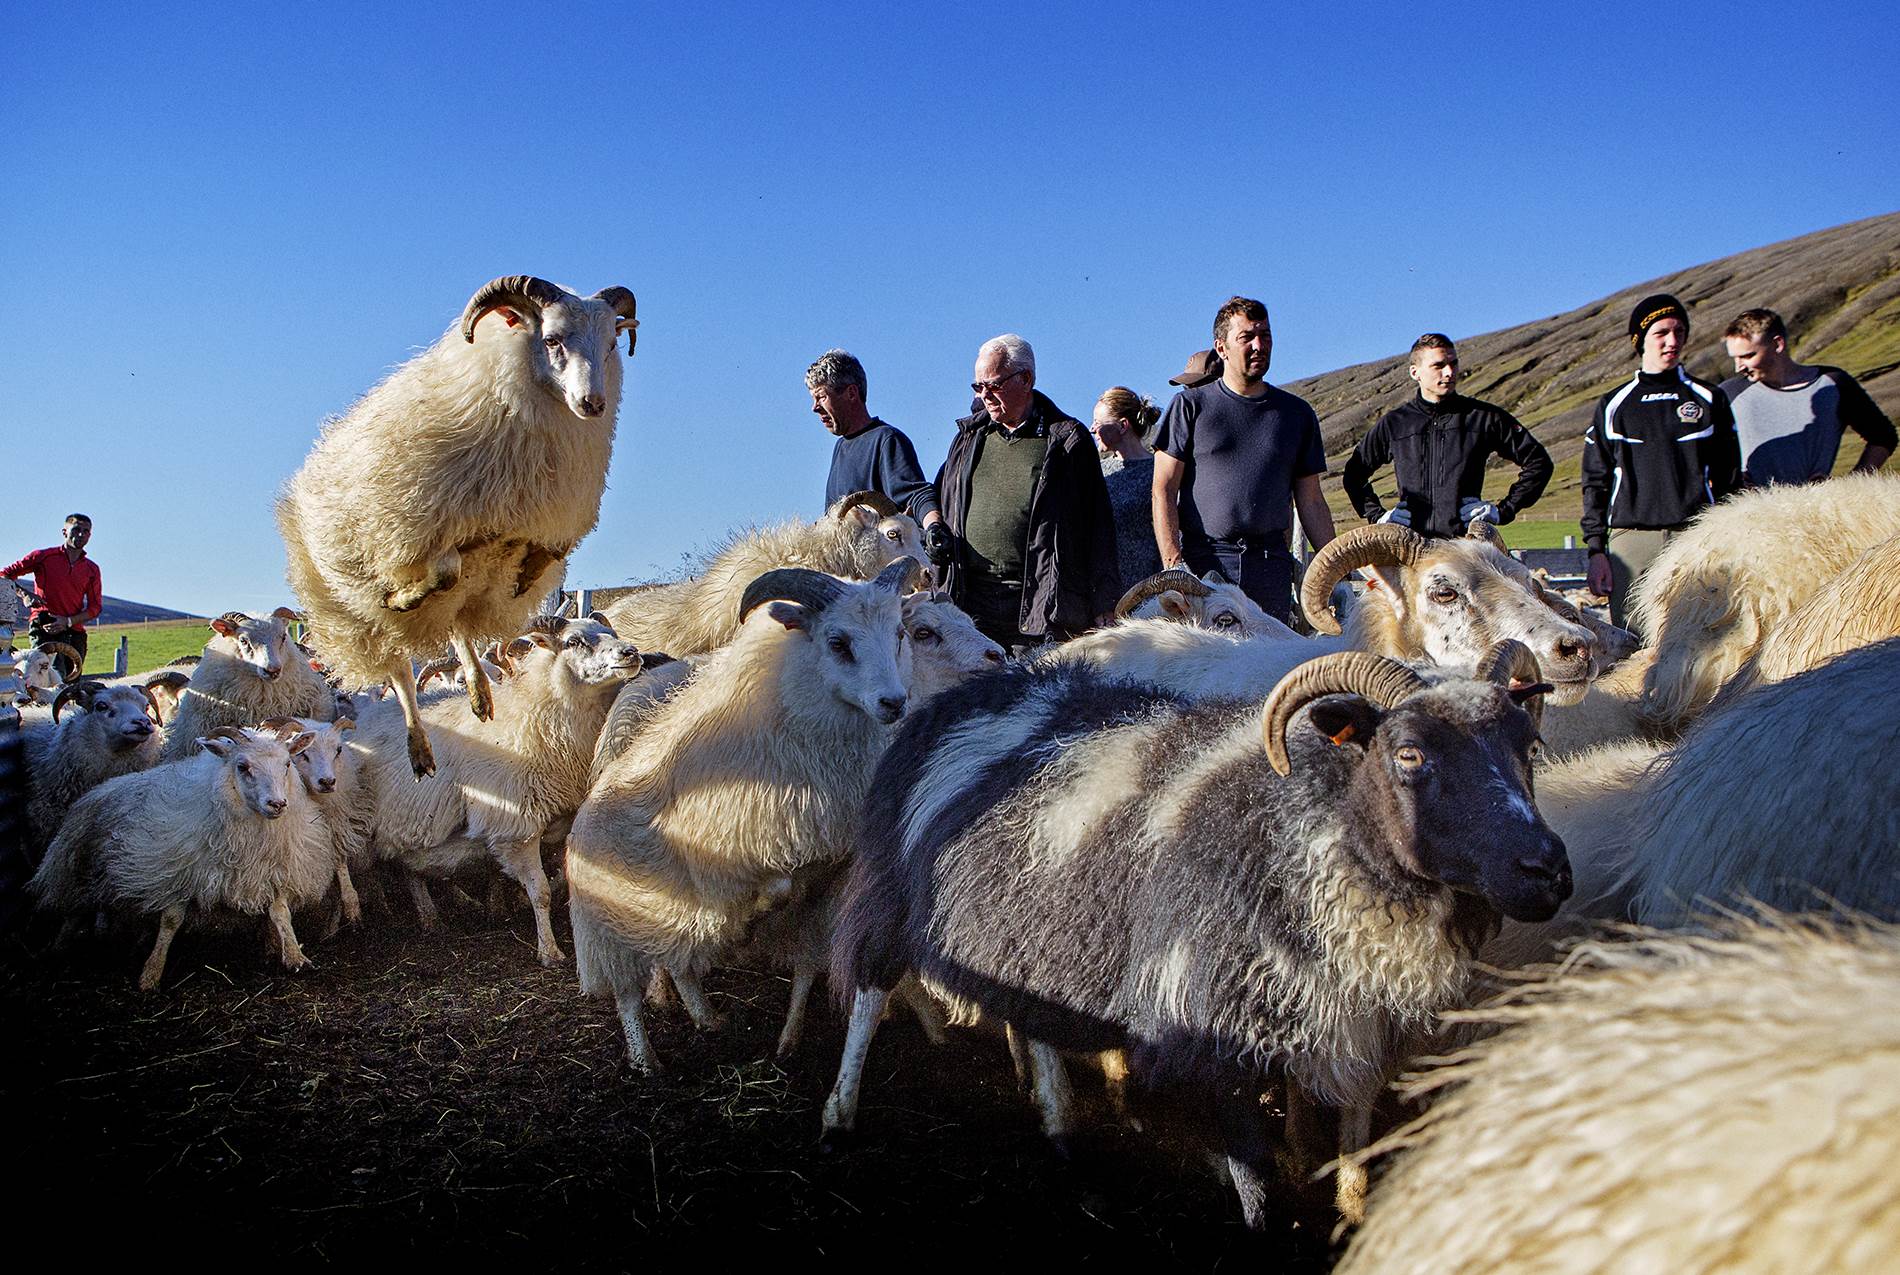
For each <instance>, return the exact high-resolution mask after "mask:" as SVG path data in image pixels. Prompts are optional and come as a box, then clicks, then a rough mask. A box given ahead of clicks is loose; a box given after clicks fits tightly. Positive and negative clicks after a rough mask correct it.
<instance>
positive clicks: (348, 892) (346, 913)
mask: <svg viewBox="0 0 1900 1275" xmlns="http://www.w3.org/2000/svg"><path fill="white" fill-rule="evenodd" d="M336 892H337V899H338V902H339V904H340V906H341V907H342V909H343V920H344V922H345V923H346V924H349V925H357V924H360V923H361V922H362V920H363V901H362V900H361V899H359V898H358V897H357V896H356V882H354V881H352V880H351V879H350V861H349V859H348V858H347V857H346V856H344V855H338V856H337V857H336ZM332 933H334V931H332Z"/></svg>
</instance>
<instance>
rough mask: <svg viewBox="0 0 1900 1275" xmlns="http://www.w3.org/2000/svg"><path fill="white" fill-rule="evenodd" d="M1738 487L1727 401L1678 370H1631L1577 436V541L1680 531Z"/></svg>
mask: <svg viewBox="0 0 1900 1275" xmlns="http://www.w3.org/2000/svg"><path fill="white" fill-rule="evenodd" d="M1740 483H1741V457H1740V453H1739V451H1738V450H1737V448H1736V444H1735V418H1734V417H1733V416H1732V415H1731V414H1730V412H1729V405H1728V396H1727V395H1726V394H1724V393H1722V391H1721V390H1720V389H1717V388H1716V387H1715V386H1713V385H1711V384H1709V383H1708V382H1707V381H1704V380H1701V379H1700V378H1698V377H1693V376H1690V375H1689V374H1688V373H1687V372H1685V371H1683V370H1682V369H1681V368H1679V367H1678V368H1671V369H1670V370H1669V371H1667V372H1638V373H1637V374H1636V375H1635V376H1633V377H1631V378H1630V379H1629V380H1628V381H1625V382H1624V383H1623V384H1622V385H1619V386H1618V387H1617V388H1615V389H1614V390H1611V391H1610V392H1609V393H1608V394H1605V395H1604V396H1603V398H1602V399H1601V400H1600V401H1599V402H1598V403H1597V411H1596V417H1595V419H1593V420H1592V421H1591V422H1590V428H1589V429H1588V430H1586V431H1585V432H1584V435H1583V518H1582V527H1583V543H1584V544H1585V546H1587V547H1588V548H1590V549H1593V550H1601V549H1603V548H1604V547H1605V545H1606V544H1607V542H1608V540H1609V535H1610V532H1611V530H1612V529H1617V528H1632V527H1636V528H1646V529H1650V530H1660V529H1670V528H1675V527H1680V526H1681V525H1682V524H1683V523H1685V522H1687V521H1689V519H1691V518H1693V517H1694V516H1695V515H1696V513H1697V512H1699V511H1700V510H1702V509H1704V508H1706V507H1707V506H1709V505H1712V504H1714V503H1715V502H1716V501H1718V500H1720V499H1722V498H1723V497H1724V496H1726V495H1728V494H1729V493H1730V492H1732V491H1734V490H1735V489H1736V488H1737V487H1738V486H1739V485H1740Z"/></svg>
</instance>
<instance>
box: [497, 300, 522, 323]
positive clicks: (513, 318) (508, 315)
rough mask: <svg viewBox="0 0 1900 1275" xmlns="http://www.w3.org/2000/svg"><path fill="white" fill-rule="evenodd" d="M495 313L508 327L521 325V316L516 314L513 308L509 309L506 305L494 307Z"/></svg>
mask: <svg viewBox="0 0 1900 1275" xmlns="http://www.w3.org/2000/svg"><path fill="white" fill-rule="evenodd" d="M495 313H496V314H498V315H500V316H501V317H502V319H503V320H504V321H505V322H506V323H507V324H508V326H509V327H511V328H518V327H520V326H521V316H520V315H518V314H516V313H515V312H514V311H513V310H510V309H509V308H508V307H507V306H505V305H504V306H497V307H495Z"/></svg>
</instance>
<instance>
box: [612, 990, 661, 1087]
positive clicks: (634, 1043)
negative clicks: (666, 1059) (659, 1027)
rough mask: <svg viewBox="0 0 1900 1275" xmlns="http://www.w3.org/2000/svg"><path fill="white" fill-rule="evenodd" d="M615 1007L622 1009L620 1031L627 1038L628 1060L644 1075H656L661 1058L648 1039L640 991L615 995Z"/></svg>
mask: <svg viewBox="0 0 1900 1275" xmlns="http://www.w3.org/2000/svg"><path fill="white" fill-rule="evenodd" d="M614 1007H615V1008H616V1009H618V1010H619V1011H620V1031H621V1033H622V1034H623V1035H624V1036H626V1038H627V1061H628V1062H630V1063H632V1064H633V1069H634V1070H635V1071H637V1072H640V1073H641V1074H642V1075H647V1076H652V1075H656V1074H657V1073H658V1072H659V1070H660V1060H659V1058H658V1057H656V1056H655V1055H654V1053H653V1042H652V1041H651V1040H648V1039H647V1023H646V1017H645V1014H644V1011H643V1009H642V1007H641V1003H640V996H639V993H637V992H634V993H627V994H624V995H621V996H616V997H614Z"/></svg>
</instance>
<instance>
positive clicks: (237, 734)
mask: <svg viewBox="0 0 1900 1275" xmlns="http://www.w3.org/2000/svg"><path fill="white" fill-rule="evenodd" d="M205 737H206V738H207V739H234V740H236V741H237V742H238V743H240V744H248V743H250V742H251V736H249V735H247V734H245V733H244V730H243V728H242V727H239V726H220V727H218V728H217V729H216V730H208V731H206V732H205Z"/></svg>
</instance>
